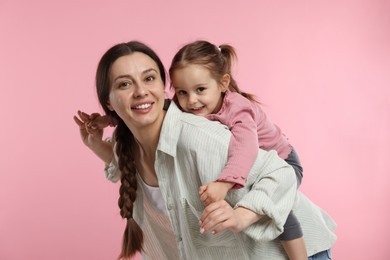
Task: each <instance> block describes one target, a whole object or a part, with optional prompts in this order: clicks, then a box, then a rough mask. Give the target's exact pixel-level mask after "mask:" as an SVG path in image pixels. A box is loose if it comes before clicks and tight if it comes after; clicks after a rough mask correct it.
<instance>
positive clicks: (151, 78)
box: [146, 76, 156, 81]
mask: <svg viewBox="0 0 390 260" xmlns="http://www.w3.org/2000/svg"><path fill="white" fill-rule="evenodd" d="M155 79H156V78H155V77H154V76H149V77H146V81H153V80H155Z"/></svg>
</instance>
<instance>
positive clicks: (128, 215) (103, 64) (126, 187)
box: [96, 41, 165, 259]
mask: <svg viewBox="0 0 390 260" xmlns="http://www.w3.org/2000/svg"><path fill="white" fill-rule="evenodd" d="M134 52H141V53H144V54H146V55H148V56H149V57H150V58H151V59H153V60H154V61H155V62H156V64H157V66H158V68H159V70H160V76H161V79H162V81H163V83H164V85H165V69H164V66H163V64H162V62H161V60H160V58H159V57H158V56H157V54H156V53H155V52H154V51H153V50H152V49H151V48H149V47H148V46H147V45H145V44H143V43H141V42H137V41H131V42H128V43H120V44H117V45H115V46H113V47H111V48H110V49H109V50H108V51H107V52H106V53H105V54H104V55H103V56H102V58H101V59H100V62H99V65H98V67H97V71H96V91H97V95H98V98H99V102H100V105H101V106H102V108H103V109H104V111H105V113H106V114H107V115H110V116H111V117H113V118H114V119H116V121H117V122H118V125H117V127H116V129H115V132H114V136H115V141H116V151H115V152H116V154H117V155H118V167H119V170H120V172H121V186H120V188H119V195H120V196H119V200H118V205H119V208H120V214H121V216H122V218H125V219H127V225H126V229H125V231H124V235H123V243H122V251H121V253H120V255H119V259H130V258H131V257H132V256H133V255H134V254H135V253H137V252H138V251H141V250H142V244H143V232H142V230H141V228H140V226H139V225H138V224H137V223H136V222H135V221H134V219H133V206H134V201H135V199H136V196H137V179H136V168H135V163H134V156H133V155H134V148H135V143H136V142H135V138H134V136H133V134H132V133H131V131H130V130H129V128H128V127H127V126H126V124H125V123H124V121H123V120H122V119H121V118H120V117H119V116H118V115H117V113H116V112H115V111H111V110H110V109H109V108H108V106H107V102H108V100H109V94H110V78H109V76H110V75H109V73H110V69H111V66H112V64H113V63H114V62H115V61H116V60H117V59H118V58H120V57H122V56H126V55H130V54H132V53H134Z"/></svg>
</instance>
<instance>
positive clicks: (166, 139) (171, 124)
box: [157, 102, 183, 157]
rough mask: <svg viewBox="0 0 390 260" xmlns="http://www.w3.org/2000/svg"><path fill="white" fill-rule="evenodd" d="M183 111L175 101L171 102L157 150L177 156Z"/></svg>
mask: <svg viewBox="0 0 390 260" xmlns="http://www.w3.org/2000/svg"><path fill="white" fill-rule="evenodd" d="M182 113H183V112H182V111H181V110H180V109H179V108H178V107H177V105H176V104H175V102H171V104H170V105H169V108H168V111H167V113H166V114H165V118H164V122H163V125H162V128H161V132H160V140H159V143H158V146H157V150H159V151H162V152H164V153H167V154H169V155H171V156H172V157H175V156H176V147H177V142H178V139H179V136H180V131H181V124H182V123H181V120H180V118H181V116H182Z"/></svg>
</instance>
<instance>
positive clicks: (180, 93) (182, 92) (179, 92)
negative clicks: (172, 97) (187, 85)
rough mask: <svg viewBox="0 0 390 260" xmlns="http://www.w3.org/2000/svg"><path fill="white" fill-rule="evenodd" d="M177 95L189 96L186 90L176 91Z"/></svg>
mask: <svg viewBox="0 0 390 260" xmlns="http://www.w3.org/2000/svg"><path fill="white" fill-rule="evenodd" d="M176 94H178V95H185V94H187V92H186V91H184V90H178V91H176Z"/></svg>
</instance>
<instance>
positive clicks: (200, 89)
mask: <svg viewBox="0 0 390 260" xmlns="http://www.w3.org/2000/svg"><path fill="white" fill-rule="evenodd" d="M205 89H206V88H204V87H200V88H197V89H196V92H203V91H204V90H205Z"/></svg>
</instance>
